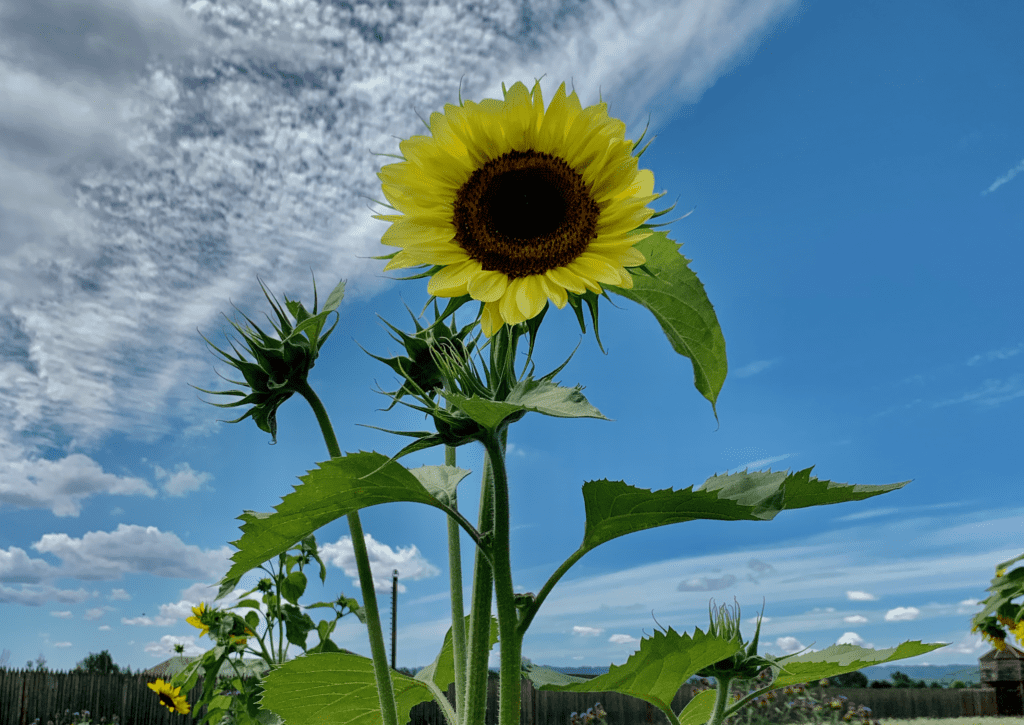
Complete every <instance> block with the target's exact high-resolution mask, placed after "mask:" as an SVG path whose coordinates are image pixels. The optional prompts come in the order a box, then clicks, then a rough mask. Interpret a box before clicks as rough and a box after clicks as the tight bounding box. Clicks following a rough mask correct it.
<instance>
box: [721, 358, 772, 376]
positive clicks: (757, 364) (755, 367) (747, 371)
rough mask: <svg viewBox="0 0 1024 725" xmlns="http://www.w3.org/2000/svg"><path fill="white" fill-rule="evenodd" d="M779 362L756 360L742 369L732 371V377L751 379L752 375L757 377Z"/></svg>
mask: <svg viewBox="0 0 1024 725" xmlns="http://www.w3.org/2000/svg"><path fill="white" fill-rule="evenodd" d="M777 362H778V360H777V359H776V360H756V361H754V362H752V363H747V364H746V365H744V366H743V367H741V368H737V369H736V370H733V371H732V375H733V376H735V377H737V378H749V377H750V376H751V375H757V374H758V373H759V372H762V371H764V370H767V369H768V368H770V367H771V366H772V365H774V364H775V363H777Z"/></svg>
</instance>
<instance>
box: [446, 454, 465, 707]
mask: <svg viewBox="0 0 1024 725" xmlns="http://www.w3.org/2000/svg"><path fill="white" fill-rule="evenodd" d="M444 465H446V466H454V465H455V447H454V446H445V447H444ZM457 496H458V491H454V492H452V501H451V504H452V508H453V509H456V510H458V508H459V503H458V500H457ZM448 570H449V573H450V577H449V578H450V579H451V591H452V648H453V654H454V660H455V702H456V703H457V704H458V705H459V707H462V702H463V698H464V697H465V693H466V614H465V610H464V605H463V602H462V551H461V547H460V545H459V524H458V523H457V522H456V521H455V519H453V518H451V517H449V518H448Z"/></svg>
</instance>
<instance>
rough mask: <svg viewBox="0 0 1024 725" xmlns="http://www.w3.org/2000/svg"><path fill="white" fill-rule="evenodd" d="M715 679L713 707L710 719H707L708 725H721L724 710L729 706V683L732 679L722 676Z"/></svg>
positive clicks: (724, 716)
mask: <svg viewBox="0 0 1024 725" xmlns="http://www.w3.org/2000/svg"><path fill="white" fill-rule="evenodd" d="M716 679H717V685H716V687H717V689H716V690H715V709H714V710H712V711H711V719H710V720H708V725H722V722H724V721H725V718H726V714H727V713H726V710H727V709H728V707H729V694H730V693H729V683H730V682H732V680H730V679H729V678H727V677H724V676H723V677H718V678H716Z"/></svg>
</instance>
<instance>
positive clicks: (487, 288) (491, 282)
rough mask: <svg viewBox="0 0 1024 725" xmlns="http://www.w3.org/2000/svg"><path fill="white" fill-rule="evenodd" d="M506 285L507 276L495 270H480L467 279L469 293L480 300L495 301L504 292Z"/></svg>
mask: <svg viewBox="0 0 1024 725" xmlns="http://www.w3.org/2000/svg"><path fill="white" fill-rule="evenodd" d="M507 287H508V277H506V276H505V275H504V274H503V273H501V272H497V271H493V270H492V271H481V272H480V274H477V275H474V276H473V279H471V280H469V286H468V288H467V289H468V290H469V294H470V295H471V296H472V297H473V299H474V300H480V301H481V302H496V301H497V300H499V299H501V296H502V295H503V294H505V289H506V288H507Z"/></svg>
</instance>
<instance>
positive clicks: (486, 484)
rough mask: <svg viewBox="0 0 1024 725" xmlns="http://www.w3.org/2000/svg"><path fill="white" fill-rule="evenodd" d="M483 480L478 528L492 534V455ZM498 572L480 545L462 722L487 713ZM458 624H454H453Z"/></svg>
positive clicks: (471, 722)
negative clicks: (492, 620) (492, 617)
mask: <svg viewBox="0 0 1024 725" xmlns="http://www.w3.org/2000/svg"><path fill="white" fill-rule="evenodd" d="M481 478H482V481H481V484H480V516H479V520H478V522H477V529H478V530H479V531H480V533H481V534H486V535H488V537H490V536H492V535H493V530H494V504H493V493H494V491H493V489H494V485H493V474H492V471H491V462H490V458H489V457H488V456H484V470H483V475H482V476H481ZM493 596H494V572H493V570H492V569H491V565H490V562H488V560H487V556H486V554H485V553H484V551H483V549H482V548H481V547H480V546H477V547H476V551H475V557H474V560H473V599H472V603H471V604H470V610H469V633H468V635H469V642H468V656H467V660H466V691H465V693H464V695H463V697H464V698H465V701H460V702H459V710H458V715H459V725H477V724H478V723H482V722H484V720H485V719H486V716H487V664H488V658H489V656H490V651H491V598H492V597H493ZM453 626H454V625H453Z"/></svg>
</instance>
